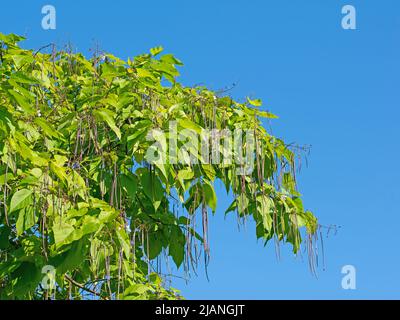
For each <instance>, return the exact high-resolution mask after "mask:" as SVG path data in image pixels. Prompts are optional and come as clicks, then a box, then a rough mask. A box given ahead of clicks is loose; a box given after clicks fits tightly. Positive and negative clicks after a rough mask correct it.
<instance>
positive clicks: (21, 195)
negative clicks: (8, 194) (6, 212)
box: [10, 189, 33, 213]
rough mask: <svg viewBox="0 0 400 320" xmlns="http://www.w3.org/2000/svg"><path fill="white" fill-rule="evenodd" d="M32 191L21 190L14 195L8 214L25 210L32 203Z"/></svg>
mask: <svg viewBox="0 0 400 320" xmlns="http://www.w3.org/2000/svg"><path fill="white" fill-rule="evenodd" d="M32 193H33V192H32V190H28V189H22V190H19V191H17V192H16V193H14V195H13V196H12V198H11V203H10V213H12V212H15V211H17V210H20V209H22V208H25V207H26V206H28V205H29V204H31V203H32V197H31V196H32Z"/></svg>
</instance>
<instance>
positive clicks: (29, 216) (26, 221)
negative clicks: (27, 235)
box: [15, 206, 36, 236]
mask: <svg viewBox="0 0 400 320" xmlns="http://www.w3.org/2000/svg"><path fill="white" fill-rule="evenodd" d="M35 223H36V221H35V216H34V209H33V207H31V206H28V207H25V208H22V209H21V210H20V211H19V214H18V219H17V222H16V224H15V227H16V229H17V236H20V235H22V233H23V232H24V231H25V230H28V229H29V228H31V227H33V226H34V225H35Z"/></svg>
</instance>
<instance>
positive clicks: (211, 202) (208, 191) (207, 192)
mask: <svg viewBox="0 0 400 320" xmlns="http://www.w3.org/2000/svg"><path fill="white" fill-rule="evenodd" d="M203 191H204V196H205V200H206V203H207V205H208V206H209V207H210V208H211V209H212V211H213V212H215V210H216V209H217V195H216V193H215V190H214V187H213V186H212V185H211V183H210V182H208V181H207V180H205V181H204V184H203Z"/></svg>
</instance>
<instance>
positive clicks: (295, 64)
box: [0, 0, 400, 299]
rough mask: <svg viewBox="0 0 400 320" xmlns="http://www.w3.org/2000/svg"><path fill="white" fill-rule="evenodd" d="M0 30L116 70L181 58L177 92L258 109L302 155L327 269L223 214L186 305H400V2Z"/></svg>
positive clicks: (234, 9)
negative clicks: (349, 19)
mask: <svg viewBox="0 0 400 320" xmlns="http://www.w3.org/2000/svg"><path fill="white" fill-rule="evenodd" d="M45 4H52V5H54V6H55V7H56V9H57V29H56V30H55V31H45V30H43V29H42V28H41V19H42V15H41V8H42V6H43V5H45ZM345 4H351V5H354V6H355V8H356V9H357V30H343V29H342V28H341V18H342V14H341V8H342V6H343V5H345ZM1 13H2V14H1V19H0V31H1V32H3V33H9V32H13V33H18V34H24V35H27V36H28V38H29V40H28V41H27V42H26V43H25V45H24V46H25V47H29V48H39V47H41V46H42V45H45V44H48V43H50V42H56V43H57V44H60V45H61V44H65V43H66V42H68V41H71V42H72V43H73V44H74V45H75V46H76V47H77V48H78V50H80V51H82V52H84V53H86V54H88V49H89V48H90V47H92V46H93V45H94V44H96V43H98V44H99V46H100V47H101V48H102V49H104V50H106V51H109V52H112V53H113V54H115V55H117V56H120V57H121V58H127V57H128V56H129V57H131V56H133V55H136V54H140V53H143V52H147V51H148V49H149V48H151V47H154V46H156V45H163V46H164V48H165V49H166V51H167V52H171V53H174V54H175V55H176V56H177V57H178V58H180V59H181V60H182V61H183V62H184V63H185V66H184V67H183V69H182V70H181V71H182V77H181V81H182V82H183V83H184V84H187V85H193V84H198V83H202V84H205V85H207V86H209V87H210V88H212V89H221V88H224V87H226V86H230V85H231V84H232V83H236V84H237V86H236V88H235V89H234V90H233V91H232V92H231V94H232V95H233V96H234V97H235V98H244V97H246V96H251V97H257V98H261V99H262V100H263V101H264V102H265V104H266V106H267V107H268V109H269V110H271V111H272V112H274V113H275V114H278V115H279V116H280V119H279V120H274V121H273V123H272V128H273V133H274V134H276V135H278V136H279V137H282V138H284V139H285V140H286V141H288V142H297V143H299V144H310V145H312V151H311V156H310V157H309V159H308V160H309V161H308V163H309V165H308V168H306V167H303V170H302V172H301V174H300V176H299V184H300V189H301V191H302V193H303V194H304V201H305V205H306V207H307V208H309V209H311V210H313V211H314V212H315V214H316V215H317V216H318V217H319V220H320V222H321V223H322V224H325V225H329V224H337V225H340V226H341V229H340V230H339V232H338V234H337V235H336V236H329V238H327V239H324V240H325V241H324V244H325V258H326V267H327V268H326V270H325V271H322V270H320V271H319V278H318V279H315V278H314V277H313V276H312V275H311V274H310V272H309V271H308V268H307V261H306V259H303V261H302V260H301V259H299V258H297V259H296V258H294V257H293V255H292V254H291V253H290V251H289V248H282V249H283V252H282V259H281V260H280V261H277V259H276V258H275V252H274V248H273V246H272V245H269V246H267V248H264V247H263V245H262V244H261V243H257V242H256V237H255V233H254V226H253V225H252V224H248V225H247V230H246V231H245V230H242V231H241V232H238V230H237V226H236V221H235V220H234V219H233V217H228V218H227V219H226V221H224V216H223V212H224V210H225V209H226V207H227V205H228V199H225V200H224V198H223V197H224V195H223V193H222V192H221V193H220V197H219V198H220V200H221V201H220V202H219V211H218V212H217V214H216V216H215V217H214V218H212V219H211V221H210V239H211V241H212V243H211V253H212V258H211V262H210V265H209V270H208V271H209V275H210V281H209V282H208V281H207V279H206V277H205V273H204V271H203V269H201V268H200V269H199V270H198V273H199V276H198V277H193V278H192V279H191V281H190V282H189V284H188V285H186V284H185V283H184V282H181V281H176V282H175V283H174V284H175V286H176V287H178V288H180V289H181V290H182V293H183V294H184V295H185V296H186V297H187V298H211V299H214V298H224V299H229V298H232V299H249V298H254V299H270V298H273V299H276V298H289V299H292V298H297V299H307V298H317V299H318V298H320V299H325V298H343V299H354V298H400V291H399V289H400V275H399V270H400V252H399V228H400V209H399V208H400V206H399V203H398V201H399V200H400V197H399V194H400V170H399V166H398V161H399V158H400V149H399V146H400V143H399V137H400V135H399V133H400V129H399V124H398V121H399V117H400V108H399V107H400V90H399V85H400V81H399V80H400V79H399V78H400V2H399V1H398V0H379V1H378V0H362V1H357V0H347V1H339V0H330V1H321V0H302V1H295V0H291V1H289V0H263V1H261V0H260V1H250V0H247V1H242V0H240V1H238V0H229V1H225V0H218V1H215V0H214V1H210V0H203V1H188V0H186V1H175V0H169V1H155V0H153V1H132V0H129V1H128V0H126V1H119V0H114V1H87V0H86V1H56V0H49V1H48V2H45V1H38V0H15V1H6V2H5V3H2V6H1ZM347 264H351V265H354V266H355V267H356V269H357V289H356V290H353V291H348V290H343V289H342V288H341V279H342V276H343V275H342V274H341V267H342V266H343V265H347Z"/></svg>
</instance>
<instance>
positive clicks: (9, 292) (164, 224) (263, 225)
mask: <svg viewBox="0 0 400 320" xmlns="http://www.w3.org/2000/svg"><path fill="white" fill-rule="evenodd" d="M21 40H23V38H22V37H20V36H16V35H13V34H10V35H3V34H0V298H2V299H43V298H55V299H85V298H89V297H90V298H94V297H97V298H100V299H174V298H177V297H179V296H178V294H177V291H175V290H174V289H172V288H169V287H168V286H167V285H166V284H165V282H164V279H163V277H162V274H161V273H160V272H159V269H157V267H156V264H155V263H154V262H156V261H158V262H159V261H161V260H163V259H167V258H168V257H170V258H172V260H173V261H174V263H175V264H176V266H178V267H179V266H181V265H183V266H184V268H185V270H188V269H189V268H192V267H195V266H196V263H197V258H198V257H199V252H198V251H197V248H198V246H197V244H199V243H201V244H202V245H203V251H204V252H203V254H205V256H207V254H208V250H209V244H208V242H207V221H208V220H207V219H208V214H209V210H210V209H211V210H212V211H213V212H215V211H216V207H217V200H218V199H217V197H216V192H215V190H214V182H215V181H216V180H220V181H222V182H223V184H224V186H225V187H226V191H227V192H228V193H230V192H231V193H232V194H233V195H234V197H235V200H234V202H233V203H232V205H231V206H230V207H229V208H228V209H227V213H228V212H236V213H237V215H238V217H239V219H245V218H246V217H248V216H252V217H253V219H254V220H255V222H256V225H257V229H256V235H257V238H261V239H262V240H264V241H265V243H266V242H267V241H268V240H270V239H272V238H275V239H276V241H277V242H281V241H284V242H289V243H291V245H292V246H293V251H294V252H295V253H296V252H298V250H299V248H300V244H301V241H302V240H301V234H300V228H301V227H305V228H306V231H307V233H308V235H312V234H313V233H314V232H315V230H316V228H317V220H316V218H315V217H314V216H313V215H312V214H311V212H309V211H305V210H304V209H303V205H302V201H301V199H300V194H299V193H298V192H297V191H296V184H295V174H294V173H295V155H294V153H293V152H292V151H291V150H290V148H289V147H287V146H286V145H285V144H284V142H283V141H282V140H280V139H277V138H275V137H273V136H272V135H270V134H269V133H268V132H267V131H266V130H265V128H264V127H263V126H262V121H261V118H273V117H274V116H273V115H272V114H270V113H268V112H265V111H261V110H260V106H261V101H259V100H250V99H248V100H247V101H246V102H245V103H239V102H236V101H233V100H232V99H231V98H230V97H226V96H223V97H220V96H218V95H217V94H216V93H215V92H213V91H210V90H207V89H206V88H203V87H195V88H190V87H184V86H182V85H181V84H179V83H178V82H176V77H177V76H178V75H179V73H178V71H177V68H176V67H177V66H180V65H182V63H181V62H180V61H179V60H178V59H176V58H175V57H174V56H172V55H170V54H165V55H161V52H162V48H161V47H159V48H154V49H152V50H151V51H150V54H144V55H141V56H138V57H135V58H134V59H133V60H130V59H128V61H122V60H120V59H118V58H117V57H115V56H113V55H111V54H104V53H98V54H96V55H94V57H93V58H91V59H86V58H85V57H84V56H83V55H82V54H79V53H71V52H66V51H63V50H61V51H56V50H53V52H51V53H49V54H47V53H42V52H40V51H33V50H25V49H22V48H20V47H19V46H18V42H19V41H21ZM172 120H174V121H177V123H178V132H177V133H176V132H175V133H174V132H171V131H170V130H169V129H170V128H169V122H170V121H172ZM239 127H240V128H243V129H249V130H253V131H254V133H255V140H256V147H257V148H256V151H255V153H254V155H253V161H254V167H255V170H254V171H253V172H252V174H250V175H237V174H236V169H237V165H236V164H235V163H231V164H224V163H222V164H219V163H217V164H213V163H211V164H206V163H202V162H201V161H200V162H199V163H194V164H190V163H180V162H178V163H172V162H171V161H169V160H168V161H166V163H163V162H158V163H153V164H150V163H148V162H147V161H146V159H145V155H146V152H147V151H148V150H149V148H151V147H152V145H153V144H154V141H151V140H149V139H147V138H146V137H148V134H149V133H150V132H153V131H152V130H153V129H159V130H162V131H163V132H167V134H168V135H169V136H170V137H171V136H172V135H174V134H175V135H176V134H178V133H183V132H185V131H184V129H191V130H194V131H199V130H201V129H202V128H206V129H229V130H234V129H235V128H239ZM155 139H156V140H157V137H155ZM160 143H162V141H160ZM178 144H179V146H181V145H182V144H183V142H182V141H179V142H178ZM183 156H184V155H183V154H178V157H179V158H180V159H181V158H182V157H183ZM197 156H198V157H199V155H197ZM198 216H200V218H201V225H202V231H201V232H200V231H199V229H201V228H198V227H196V217H198ZM48 265H50V266H54V268H55V269H56V273H55V281H56V286H55V288H51V287H50V288H48V287H47V288H46V286H45V285H43V281H42V279H43V277H44V274H43V273H42V271H43V267H45V266H48Z"/></svg>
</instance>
